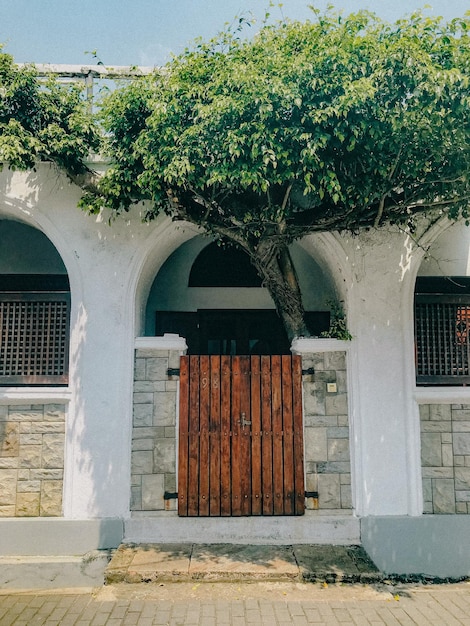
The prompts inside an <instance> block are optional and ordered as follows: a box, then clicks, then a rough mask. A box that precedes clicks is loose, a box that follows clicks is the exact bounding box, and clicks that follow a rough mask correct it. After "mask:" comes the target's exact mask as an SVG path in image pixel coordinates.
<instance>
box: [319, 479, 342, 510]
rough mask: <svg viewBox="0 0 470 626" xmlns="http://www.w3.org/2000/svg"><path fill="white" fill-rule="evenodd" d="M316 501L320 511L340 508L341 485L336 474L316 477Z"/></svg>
mask: <svg viewBox="0 0 470 626" xmlns="http://www.w3.org/2000/svg"><path fill="white" fill-rule="evenodd" d="M318 501H319V506H320V509H339V508H341V485H340V480H339V475H338V474H319V475H318Z"/></svg>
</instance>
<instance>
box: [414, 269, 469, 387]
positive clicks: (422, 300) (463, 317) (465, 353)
mask: <svg viewBox="0 0 470 626" xmlns="http://www.w3.org/2000/svg"><path fill="white" fill-rule="evenodd" d="M469 331H470V279H469V278H467V277H448V278H435V277H423V278H418V279H417V282H416V289H415V344H416V382H417V384H418V385H468V384H469V383H470V369H469V363H470V332H469Z"/></svg>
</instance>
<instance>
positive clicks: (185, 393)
mask: <svg viewBox="0 0 470 626" xmlns="http://www.w3.org/2000/svg"><path fill="white" fill-rule="evenodd" d="M188 420H189V357H187V356H183V357H181V361H180V405H179V450H178V515H181V516H187V514H188V457H189V424H188Z"/></svg>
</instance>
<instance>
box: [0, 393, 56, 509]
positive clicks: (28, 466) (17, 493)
mask: <svg viewBox="0 0 470 626" xmlns="http://www.w3.org/2000/svg"><path fill="white" fill-rule="evenodd" d="M64 441H65V407H64V406H62V405H55V404H40V405H21V406H19V405H1V406H0V516H2V517H38V516H44V517H58V516H61V515H62V492H63V475H64Z"/></svg>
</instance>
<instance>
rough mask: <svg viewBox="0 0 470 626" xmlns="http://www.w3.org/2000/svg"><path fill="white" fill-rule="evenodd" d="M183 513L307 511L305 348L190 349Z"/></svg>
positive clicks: (184, 404) (183, 402)
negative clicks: (264, 351) (195, 352)
mask: <svg viewBox="0 0 470 626" xmlns="http://www.w3.org/2000/svg"><path fill="white" fill-rule="evenodd" d="M180 383H181V384H180V414H179V424H180V425H179V469H178V513H179V515H181V516H242V515H303V513H304V468H303V427H302V366H301V357H300V356H290V355H286V356H219V355H217V356H184V357H182V358H181V370H180Z"/></svg>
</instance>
